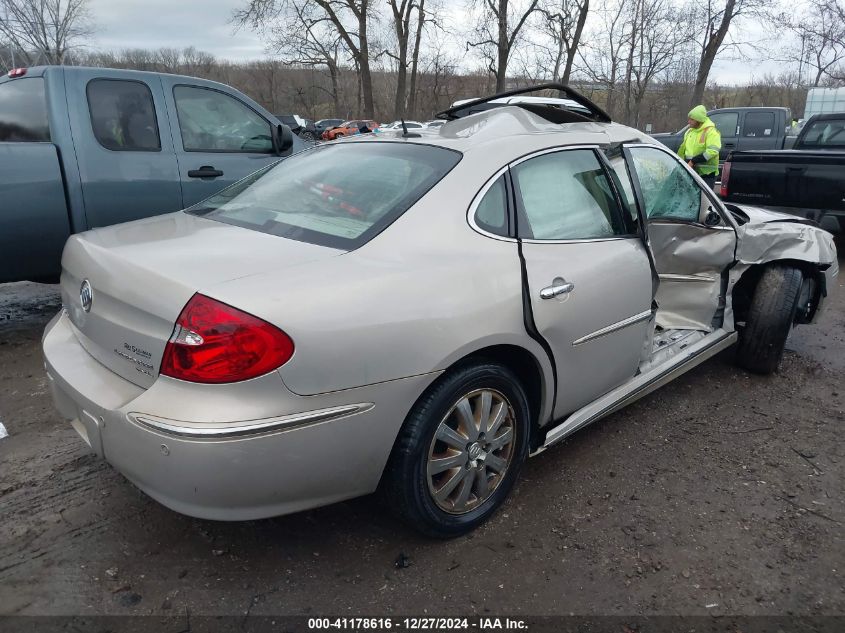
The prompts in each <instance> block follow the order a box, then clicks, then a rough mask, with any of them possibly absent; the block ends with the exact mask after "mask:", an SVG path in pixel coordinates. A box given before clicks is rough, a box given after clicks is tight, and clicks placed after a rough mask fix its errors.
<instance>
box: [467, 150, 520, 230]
mask: <svg viewBox="0 0 845 633" xmlns="http://www.w3.org/2000/svg"><path fill="white" fill-rule="evenodd" d="M509 171H510V170H509V167H508V166H507V165H505V166H504V167H502V168H501V169H499V171H497V172H496V173H494V174H493V175H492V176H491V177H490V178H489V179H488V180H487V182H485V183H484V185H482V187H481V189H479V190H478V193H476V194H475V196H474V197H473V199H472V202H470V204H469V209H468V210H467V222H468V223H469V225H470V227H471V228H472V229H473V230H474V231H475V232H476V233H480V234H481V235H483V236H485V237H489V238H492V239H494V240H499V241H501V242H515V241H516V230H515V224H516V223H515V221H514V203H513V198H514V196H513V186H512V183H511V179H510V175H509ZM500 179H502V182H503V183H504V185H505V205H506V209H505V213H506V214H507V225H508V226H507V235H499V234H498V233H493V232H492V231H490V230H488V229H485V228H483V227H482V226H480V225H479V224H478V221H477V220H476V214H477V213H478V207H479V206H480V205H481V202H482V201H483V200H484V197H485V196H486V195H487V192H488V191H490V189H492V188H493V187H494V186H495V185H496V183H498V182H499V180H500Z"/></svg>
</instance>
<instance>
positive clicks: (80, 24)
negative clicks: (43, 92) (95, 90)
mask: <svg viewBox="0 0 845 633" xmlns="http://www.w3.org/2000/svg"><path fill="white" fill-rule="evenodd" d="M86 2H87V0H0V37H2V38H3V39H5V40H6V41H7V42H8V44H9V46H10V47H12V48H14V49H16V50H17V51H19V52H20V54H22V55H24V56H25V59H24V60H23V61H24V62H25V63H27V64H32V63H38V62H43V63H46V64H64V63H65V61H66V59H67V56H68V54H69V53H70V52H71V51H72V50H73V49H74V48H76V47H78V46H80V45H81V42H82V41H84V39H85V38H86V37H87V36H88V35H90V34H91V33H92V32H93V31H94V28H93V26H92V24H91V22H90V19H89V15H88V11H87V8H86Z"/></svg>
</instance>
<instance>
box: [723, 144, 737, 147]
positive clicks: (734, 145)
mask: <svg viewBox="0 0 845 633" xmlns="http://www.w3.org/2000/svg"><path fill="white" fill-rule="evenodd" d="M725 147H736V143H725Z"/></svg>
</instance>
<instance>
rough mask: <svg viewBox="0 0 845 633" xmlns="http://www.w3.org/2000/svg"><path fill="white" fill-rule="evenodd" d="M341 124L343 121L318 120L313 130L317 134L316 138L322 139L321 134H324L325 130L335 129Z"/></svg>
mask: <svg viewBox="0 0 845 633" xmlns="http://www.w3.org/2000/svg"><path fill="white" fill-rule="evenodd" d="M341 123H343V119H320V120H319V121H317V122H316V123H315V124H314V128H315V129H316V132H317V138H323V134H325V133H326V131H327V130H330V129H332V128H333V127H337V126H338V125H340V124H341Z"/></svg>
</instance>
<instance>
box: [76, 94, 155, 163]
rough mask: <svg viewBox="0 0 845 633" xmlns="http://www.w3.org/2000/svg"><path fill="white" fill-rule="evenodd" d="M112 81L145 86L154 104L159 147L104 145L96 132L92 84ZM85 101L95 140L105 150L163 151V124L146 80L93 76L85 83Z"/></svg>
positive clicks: (153, 112) (153, 110) (153, 111)
mask: <svg viewBox="0 0 845 633" xmlns="http://www.w3.org/2000/svg"><path fill="white" fill-rule="evenodd" d="M106 81H110V82H113V83H132V84H138V85H140V86H143V87H144V88H145V89H146V91H147V94H148V95H149V97H150V103H151V104H152V106H153V109H152V114H153V121H154V122H155V126H156V136H157V138H158V148H153V147H150V148H136V147H106V146H105V145H103V142H102V141H101V140H100V139H99V138H98V136H97V134H96V133H95V132H94V129H95V123H94V113H93V111H92V109H91V84H95V83H100V82H106ZM85 101H86V105H87V106H88V120H89V122H90V123H91V134H92V136H93V137H94V140H95V141H97V145H99V146H100V147H102V148H103V149H104V150H106V151H108V152H147V153H149V152H152V153H161V152H162V151H163V150H162V143H161V125H160V124H159V121H158V112H157V111H156V110H157V107H156V101H155V96H154V95H153V90H152V88H151V87H150V85H149V84H148V83H147V82H145V81H140V80H139V79H123V78H116V77H93V78H92V79H89V80H88V81H87V82H86V83H85Z"/></svg>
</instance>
